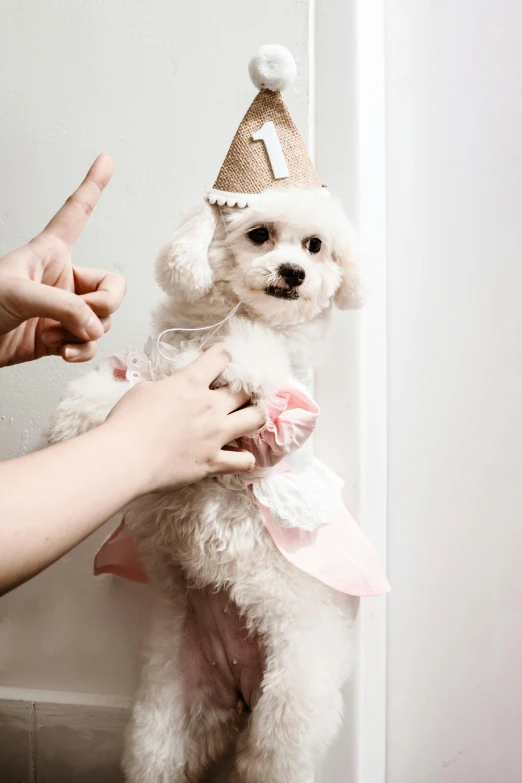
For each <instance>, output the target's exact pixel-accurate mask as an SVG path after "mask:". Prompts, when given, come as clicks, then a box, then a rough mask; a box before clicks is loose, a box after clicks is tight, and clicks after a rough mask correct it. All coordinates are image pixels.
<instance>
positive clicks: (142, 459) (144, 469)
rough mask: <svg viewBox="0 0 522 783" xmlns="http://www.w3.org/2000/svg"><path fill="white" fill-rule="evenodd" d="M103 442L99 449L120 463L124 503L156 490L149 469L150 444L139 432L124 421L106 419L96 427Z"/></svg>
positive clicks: (151, 459) (151, 468) (152, 456)
mask: <svg viewBox="0 0 522 783" xmlns="http://www.w3.org/2000/svg"><path fill="white" fill-rule="evenodd" d="M98 431H100V435H101V436H102V438H103V441H104V443H103V444H102V448H104V449H105V450H106V453H107V454H110V453H113V454H114V457H113V459H115V460H117V461H118V462H119V467H120V471H119V472H120V475H121V480H122V482H123V483H124V485H125V491H126V493H127V494H128V499H127V501H126V502H129V503H130V502H131V501H132V500H135V499H136V498H138V497H141V496H142V495H147V494H148V493H150V492H154V491H155V490H156V488H157V487H156V483H155V481H154V476H155V471H154V469H153V467H152V463H153V460H154V455H153V454H150V451H151V449H150V447H149V444H148V443H146V442H145V439H144V438H142V437H140V433H139V432H136V430H135V429H134V428H132V427H129V425H128V423H127V422H123V421H120V419H119V418H117V419H116V418H115V419H113V418H112V417H109V418H108V419H107V420H106V421H105V422H104V423H103V424H102V425H101V426H100V427H99V428H98Z"/></svg>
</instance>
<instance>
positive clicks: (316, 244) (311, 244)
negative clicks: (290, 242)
mask: <svg viewBox="0 0 522 783" xmlns="http://www.w3.org/2000/svg"><path fill="white" fill-rule="evenodd" d="M322 244H323V243H322V241H321V240H320V239H319V237H312V238H311V239H309V240H308V246H307V247H308V250H309V251H310V253H314V254H315V253H318V252H319V251H320V249H321V245H322Z"/></svg>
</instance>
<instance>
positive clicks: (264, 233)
mask: <svg viewBox="0 0 522 783" xmlns="http://www.w3.org/2000/svg"><path fill="white" fill-rule="evenodd" d="M248 238H249V239H250V240H251V241H252V242H253V243H254V244H255V245H264V244H265V242H267V241H268V239H269V238H270V233H269V231H268V229H267V228H266V226H258V227H257V228H253V229H252V230H251V231H249V232H248Z"/></svg>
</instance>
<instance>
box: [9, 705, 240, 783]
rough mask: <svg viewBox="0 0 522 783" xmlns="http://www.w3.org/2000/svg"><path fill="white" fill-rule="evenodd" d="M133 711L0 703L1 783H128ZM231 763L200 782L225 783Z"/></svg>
mask: <svg viewBox="0 0 522 783" xmlns="http://www.w3.org/2000/svg"><path fill="white" fill-rule="evenodd" d="M128 717H129V715H128V710H127V709H123V708H122V709H120V708H115V707H92V706H89V707H85V706H82V705H74V704H73V705H70V704H67V705H63V704H49V703H28V702H22V701H9V700H0V783H123V777H122V774H121V772H120V757H121V746H122V738H123V730H124V728H125V725H126V723H127V721H128ZM230 769H231V763H230V759H228V760H224V762H222V763H221V764H219V769H217V768H214V769H212V770H209V772H208V775H207V776H206V777H205V780H204V781H202V782H201V783H226V781H227V779H228V775H229V773H230Z"/></svg>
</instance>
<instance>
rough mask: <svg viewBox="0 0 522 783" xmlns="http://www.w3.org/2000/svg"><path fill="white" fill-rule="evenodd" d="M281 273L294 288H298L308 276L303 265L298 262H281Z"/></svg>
mask: <svg viewBox="0 0 522 783" xmlns="http://www.w3.org/2000/svg"><path fill="white" fill-rule="evenodd" d="M279 274H280V275H281V277H282V278H283V280H284V281H285V283H288V285H290V286H292V288H296V287H297V286H299V285H301V283H302V282H303V281H304V279H305V277H306V272H305V271H304V269H303V267H302V266H298V265H297V264H281V266H280V267H279Z"/></svg>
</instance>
